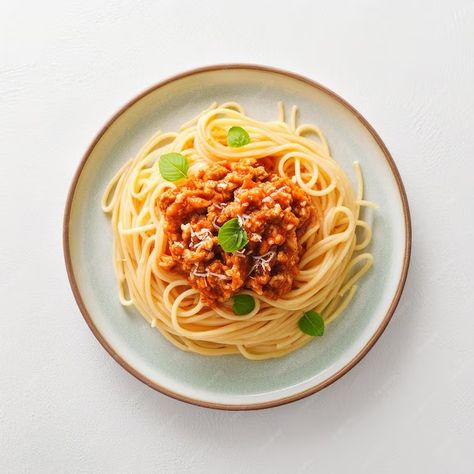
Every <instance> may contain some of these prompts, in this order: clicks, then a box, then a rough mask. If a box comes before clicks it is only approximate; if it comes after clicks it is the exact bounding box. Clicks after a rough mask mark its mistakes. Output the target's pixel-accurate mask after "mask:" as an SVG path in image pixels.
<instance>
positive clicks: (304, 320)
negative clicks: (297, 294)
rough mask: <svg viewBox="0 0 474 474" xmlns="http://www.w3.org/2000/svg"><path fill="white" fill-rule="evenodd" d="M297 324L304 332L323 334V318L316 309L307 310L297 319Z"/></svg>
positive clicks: (314, 334)
mask: <svg viewBox="0 0 474 474" xmlns="http://www.w3.org/2000/svg"><path fill="white" fill-rule="evenodd" d="M298 326H299V328H300V329H301V331H303V332H304V333H305V334H308V335H310V336H322V335H323V334H324V320H323V318H322V317H321V315H320V314H319V313H316V311H313V310H311V311H307V312H306V313H304V314H303V316H302V317H301V318H300V320H299V321H298Z"/></svg>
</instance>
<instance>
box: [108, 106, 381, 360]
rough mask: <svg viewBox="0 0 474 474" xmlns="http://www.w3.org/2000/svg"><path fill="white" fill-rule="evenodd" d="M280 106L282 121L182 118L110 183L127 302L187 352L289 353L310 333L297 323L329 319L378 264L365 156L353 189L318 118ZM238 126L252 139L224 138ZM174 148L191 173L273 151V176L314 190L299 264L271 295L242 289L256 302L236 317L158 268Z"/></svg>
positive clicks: (212, 112) (220, 113) (226, 111)
mask: <svg viewBox="0 0 474 474" xmlns="http://www.w3.org/2000/svg"><path fill="white" fill-rule="evenodd" d="M279 110H280V117H279V120H277V121H274V122H269V123H266V122H265V123H264V122H260V121H258V120H254V119H252V118H250V117H248V116H246V115H245V114H244V111H243V109H242V107H241V106H240V105H239V104H237V103H226V104H223V105H221V106H217V105H216V104H213V105H212V106H211V107H210V108H209V109H207V110H206V111H204V112H202V113H201V114H200V115H199V116H198V117H196V118H194V119H192V120H190V121H189V122H187V123H186V124H184V125H183V126H182V127H181V129H180V131H179V133H161V132H158V133H156V134H155V135H154V136H153V137H152V138H151V139H150V140H149V141H148V142H147V143H146V144H145V145H144V146H143V148H142V149H141V151H140V152H139V153H138V155H137V156H136V157H135V158H133V159H131V160H130V161H128V162H127V163H125V164H124V165H123V166H122V168H121V169H120V170H119V171H118V172H117V174H116V175H115V176H114V177H113V178H112V180H111V181H110V183H109V184H108V186H107V188H106V190H105V193H104V197H103V200H102V208H103V210H104V211H105V212H106V213H111V219H112V229H113V241H114V244H113V245H114V252H113V253H114V267H115V273H116V276H117V280H118V287H119V298H120V301H121V303H122V304H123V305H125V306H131V305H133V306H135V307H136V308H137V310H138V311H139V312H140V313H141V314H142V315H143V317H144V318H145V319H146V320H147V321H148V322H149V323H150V324H151V326H152V327H156V328H157V329H159V330H160V332H161V333H162V334H163V335H164V336H165V337H166V338H167V339H168V340H169V341H171V342H172V343H173V344H175V345H176V346H178V347H179V348H181V349H184V350H189V351H192V352H197V353H200V354H205V355H222V354H234V353H240V354H242V355H244V356H245V357H247V358H249V359H267V358H271V357H278V356H282V355H284V354H287V353H289V352H292V351H294V350H295V349H298V348H299V347H301V346H303V345H304V344H306V343H307V342H309V341H310V340H311V339H312V337H311V336H308V335H306V334H305V333H303V332H301V330H300V329H299V327H298V320H299V319H300V318H301V316H302V314H303V312H304V311H307V310H310V309H314V310H316V311H317V312H319V313H320V314H321V315H322V316H323V318H324V320H325V323H326V324H328V323H330V322H331V321H333V320H334V319H335V318H336V317H338V316H339V315H340V314H341V312H342V311H344V309H345V308H346V307H347V305H348V304H349V303H350V300H351V299H352V297H353V296H354V293H355V292H356V289H357V286H356V284H357V282H358V280H359V279H360V278H361V277H362V275H364V273H365V272H367V270H368V269H369V268H370V266H371V265H372V261H373V258H372V255H371V254H370V253H361V251H363V250H364V249H365V248H366V247H367V246H368V245H369V243H370V240H371V236H372V231H371V227H370V225H369V224H368V223H367V222H365V221H363V220H362V219H361V217H360V209H361V207H364V206H368V207H372V206H373V204H372V203H371V202H369V201H365V200H364V199H363V180H362V174H361V170H360V166H359V163H358V162H355V163H354V168H355V173H356V177H357V191H356V193H354V191H353V188H352V185H351V183H350V181H349V179H348V177H347V176H346V174H345V172H344V171H343V170H342V168H341V167H340V166H339V164H338V163H337V162H336V161H335V160H334V159H333V158H332V157H331V155H330V151H329V147H328V144H327V142H326V139H325V137H324V135H323V134H322V132H321V131H320V130H319V129H318V128H317V127H316V126H314V125H308V124H304V125H299V126H297V123H296V119H297V109H296V108H293V110H292V112H291V115H290V124H287V123H286V122H285V121H284V108H283V106H282V105H281V104H279ZM233 126H240V127H243V128H244V129H245V130H246V131H247V132H248V133H249V135H250V138H251V142H250V143H249V144H248V145H246V146H244V147H241V148H231V147H229V146H227V145H226V135H227V131H228V129H229V128H230V127H233ZM308 135H310V136H314V137H316V138H315V139H312V138H309V136H308ZM168 152H179V153H180V154H182V155H183V156H185V157H187V159H188V161H189V163H190V168H189V172H188V174H189V175H192V174H193V173H195V172H196V170H198V169H199V168H201V167H208V166H209V165H210V164H212V163H215V162H218V161H222V160H226V161H231V162H234V161H238V160H241V159H244V158H255V159H259V158H263V157H269V156H270V157H272V158H273V159H274V160H275V172H276V173H278V174H280V175H281V176H285V177H289V178H292V179H293V181H295V182H296V183H297V184H298V185H299V186H300V187H301V188H302V189H303V190H304V191H305V192H306V193H307V194H308V195H310V196H311V199H312V204H313V206H314V207H315V208H316V209H317V213H318V215H319V216H322V217H321V219H319V220H318V221H316V222H315V224H314V225H312V226H310V227H309V228H308V230H307V231H306V232H305V234H304V235H303V236H302V238H301V239H300V242H301V243H302V244H303V254H302V258H301V260H300V262H299V270H300V271H299V273H298V275H297V276H296V278H295V280H294V285H293V288H292V289H291V290H290V291H289V292H288V293H287V294H286V295H285V296H284V297H282V298H280V299H277V300H272V299H269V298H266V297H265V296H260V295H258V294H256V293H254V292H252V291H249V290H243V291H242V293H247V294H251V295H252V296H253V297H254V299H255V302H256V305H255V308H254V310H253V311H252V312H251V313H249V314H247V315H245V316H238V315H236V314H234V313H233V311H232V308H231V301H229V302H228V303H225V304H221V305H218V306H215V307H209V306H206V305H205V304H204V303H203V301H202V299H201V297H200V293H199V291H198V290H197V289H195V288H193V287H191V285H190V284H189V282H188V281H187V280H186V279H184V278H183V277H182V276H180V275H178V274H176V273H173V272H171V271H165V270H164V269H163V268H161V267H160V266H159V265H158V262H159V259H160V256H161V255H163V254H164V253H167V251H168V247H167V245H168V243H167V236H166V235H165V233H164V230H163V224H164V216H163V215H161V214H160V211H159V209H158V207H157V206H156V202H157V200H158V199H159V196H160V195H161V194H162V193H163V192H164V191H166V190H167V189H170V188H174V187H175V186H176V185H175V184H173V183H171V182H168V181H165V180H164V179H163V178H162V177H161V175H160V173H159V170H158V162H159V157H160V156H161V155H162V154H163V153H168ZM357 227H359V228H360V232H358V234H359V235H360V239H361V240H360V242H358V241H357V237H356V229H357Z"/></svg>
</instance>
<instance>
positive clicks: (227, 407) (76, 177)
mask: <svg viewBox="0 0 474 474" xmlns="http://www.w3.org/2000/svg"><path fill="white" fill-rule="evenodd" d="M223 69H224V70H225V69H250V70H258V71H263V72H270V73H274V74H279V75H282V76H286V77H290V78H292V79H296V80H298V81H301V82H305V83H306V84H309V85H310V86H312V87H314V88H315V89H318V90H320V91H322V92H324V93H326V94H328V95H329V96H331V97H332V98H333V99H335V100H337V101H338V102H339V103H340V104H342V105H343V106H344V107H345V108H346V109H348V110H349V111H350V112H351V113H352V114H353V115H355V116H356V118H357V119H358V120H359V121H360V122H361V123H362V125H364V127H365V128H366V129H367V130H368V131H369V133H370V134H371V135H372V137H373V138H374V139H375V141H376V143H377V144H378V146H379V147H380V148H381V150H382V152H383V154H384V156H385V158H386V160H387V162H388V164H389V166H390V169H391V170H392V173H393V176H394V178H395V180H396V182H397V186H398V190H399V193H400V198H401V200H402V205H403V214H404V222H405V251H404V257H403V267H402V272H401V275H400V280H399V283H398V286H397V290H396V292H395V294H394V297H393V299H392V302H391V304H390V306H389V308H388V311H387V313H386V315H385V317H384V319H383V321H382V322H381V323H380V325H379V327H378V328H377V330H376V331H375V333H374V334H373V335H372V337H371V338H370V339H369V341H368V342H367V343H366V344H365V346H364V347H363V348H362V349H361V350H360V351H359V352H358V354H357V355H356V356H355V357H353V358H352V359H351V360H350V361H349V362H348V363H347V364H346V365H345V366H344V367H342V368H341V369H340V370H338V371H337V372H336V373H335V374H333V375H331V376H330V377H328V378H327V379H326V380H324V381H323V382H320V383H318V384H317V385H315V386H314V387H311V388H308V389H306V390H303V391H301V392H298V393H295V394H293V395H289V396H287V397H283V398H279V399H276V400H270V401H266V402H259V403H252V404H227V403H214V402H208V401H205V400H198V399H195V398H192V397H187V396H185V395H182V394H180V393H176V392H174V391H172V390H169V389H168V388H166V387H163V386H162V385H159V384H157V383H156V382H154V381H153V380H150V379H149V378H148V377H146V376H145V375H143V374H142V373H140V372H139V371H138V370H137V369H135V368H134V367H132V366H131V365H129V364H128V363H127V362H126V361H125V360H124V359H122V357H120V355H119V354H118V353H117V352H115V350H114V349H113V348H112V346H111V345H110V344H109V343H108V341H107V340H106V339H105V337H104V336H103V335H102V334H101V333H100V331H99V330H98V329H97V327H96V326H95V324H94V322H93V320H92V318H91V316H90V314H89V312H88V310H87V308H86V305H85V304H84V301H83V299H82V296H81V293H80V291H79V287H78V285H77V282H76V277H75V275H74V271H73V267H72V260H71V253H70V248H69V221H70V217H71V208H72V203H73V200H74V194H75V190H76V186H77V183H78V181H79V178H80V176H81V173H82V170H83V168H84V166H85V164H86V162H87V160H88V159H89V156H90V154H91V153H92V151H93V150H94V148H95V146H96V145H97V143H98V142H99V140H100V139H101V138H102V136H103V135H104V134H105V133H106V132H107V130H108V129H109V128H110V126H111V125H112V124H113V123H114V122H115V120H117V118H119V117H120V116H121V115H122V114H123V113H124V112H125V111H126V110H127V109H129V108H130V107H131V106H132V105H133V104H135V103H136V102H138V101H139V100H140V99H142V98H143V97H145V96H146V95H148V94H149V93H151V92H153V91H155V90H157V89H159V88H161V87H163V86H165V85H167V84H169V83H171V82H174V81H176V80H179V79H182V78H185V77H188V76H193V75H195V74H200V73H203V72H210V71H219V70H223ZM411 239H412V229H411V219H410V209H409V206H408V200H407V196H406V192H405V187H404V185H403V182H402V178H401V176H400V173H399V172H398V169H397V167H396V165H395V162H394V160H393V158H392V156H391V155H390V152H389V151H388V149H387V147H386V146H385V143H384V142H383V141H382V139H381V138H380V137H379V135H378V134H377V132H376V131H375V129H374V128H373V127H372V126H371V125H370V124H369V122H368V121H367V120H366V119H365V118H364V117H363V116H362V115H361V114H360V112H358V111H357V110H356V109H355V108H354V107H353V106H352V105H350V104H349V103H348V102H347V101H346V100H345V99H343V98H342V97H340V96H339V95H338V94H336V93H335V92H333V91H332V90H330V89H328V88H327V87H325V86H323V85H321V84H319V83H318V82H315V81H313V80H311V79H308V78H307V77H304V76H302V75H300V74H296V73H293V72H290V71H286V70H283V69H279V68H275V67H270V66H262V65H258V64H245V63H235V64H234V63H231V64H216V65H211V66H205V67H199V68H194V69H191V70H188V71H185V72H182V73H180V74H176V75H174V76H171V77H169V78H168V79H165V80H163V81H161V82H158V83H157V84H155V85H153V86H151V87H149V88H147V89H145V90H144V91H143V92H142V93H140V94H139V95H137V96H135V97H134V98H133V99H131V100H130V101H128V102H127V103H126V104H125V105H124V106H123V107H122V108H121V109H120V110H119V111H118V112H117V113H115V114H114V115H113V117H112V118H111V119H110V120H109V121H108V122H107V123H106V124H105V125H104V126H103V127H102V129H101V130H100V131H99V132H98V134H97V135H96V137H95V138H94V140H93V141H92V143H91V144H90V145H89V147H88V148H87V150H86V152H85V154H84V156H83V157H82V160H81V162H80V163H79V166H78V168H77V170H76V172H75V174H74V177H73V180H72V183H71V186H70V188H69V192H68V196H67V200H66V207H65V210H64V221H63V251H64V260H65V264H66V271H67V276H68V279H69V284H70V285H71V289H72V292H73V294H74V298H75V300H76V303H77V305H78V307H79V310H80V311H81V313H82V316H83V317H84V319H85V321H86V323H87V325H88V326H89V328H90V329H91V331H92V333H93V334H94V336H95V337H96V339H97V340H98V341H99V342H100V344H101V345H102V346H103V347H104V349H105V350H106V351H107V352H108V353H109V354H110V355H111V356H112V357H113V358H114V360H115V361H116V362H118V363H119V364H120V365H121V366H122V367H123V368H124V369H125V370H127V371H128V372H129V373H130V374H132V375H133V376H134V377H136V378H137V379H138V380H140V381H141V382H143V383H145V384H146V385H148V386H149V387H151V388H153V389H155V390H157V391H159V392H161V393H163V394H165V395H168V396H169V397H172V398H175V399H177V400H180V401H183V402H187V403H190V404H193V405H198V406H201V407H205V408H215V409H220V410H257V409H262V408H271V407H275V406H279V405H284V404H286V403H290V402H293V401H296V400H299V399H301V398H304V397H307V396H309V395H312V394H314V393H316V392H318V391H319V390H322V389H323V388H325V387H327V386H328V385H331V384H332V383H334V382H335V381H336V380H338V379H339V378H340V377H342V376H343V375H344V374H346V373H347V372H348V371H349V370H351V369H352V368H353V367H354V366H355V365H356V364H358V363H359V362H360V361H361V360H362V358H363V357H364V356H365V355H366V354H367V353H368V352H369V351H370V349H371V348H372V347H373V346H374V344H375V343H376V342H377V340H378V339H379V337H380V336H381V334H382V333H383V331H384V330H385V328H386V327H387V325H388V323H389V321H390V320H391V318H392V316H393V313H394V312H395V309H396V307H397V304H398V302H399V300H400V296H401V294H402V291H403V288H404V286H405V282H406V278H407V274H408V268H409V265H410V256H411Z"/></svg>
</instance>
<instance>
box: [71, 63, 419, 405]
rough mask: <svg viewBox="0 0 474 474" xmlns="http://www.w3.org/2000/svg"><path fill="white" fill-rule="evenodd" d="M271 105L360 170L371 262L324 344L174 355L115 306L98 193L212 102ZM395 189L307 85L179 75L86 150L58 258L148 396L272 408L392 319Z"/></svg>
mask: <svg viewBox="0 0 474 474" xmlns="http://www.w3.org/2000/svg"><path fill="white" fill-rule="evenodd" d="M279 100H282V101H284V103H285V104H286V106H287V109H288V110H289V109H290V107H291V105H293V104H295V105H297V106H298V107H299V109H300V123H302V122H310V123H315V124H317V125H318V126H319V127H320V128H321V129H322V130H323V131H324V133H325V134H326V136H327V138H328V141H329V144H330V147H331V150H332V154H333V156H334V157H335V159H336V160H338V161H339V163H340V164H341V165H342V166H343V168H344V169H345V170H346V171H347V172H348V174H349V176H351V178H353V177H354V173H353V171H352V162H353V161H355V160H359V161H360V163H361V165H362V169H363V173H364V177H365V186H366V194H365V197H366V199H370V200H372V201H375V202H377V203H378V204H379V205H380V209H379V210H378V211H375V212H372V211H370V212H368V213H367V215H368V217H369V221H372V222H373V231H374V236H373V242H372V244H371V247H370V251H371V252H372V253H373V255H374V259H375V265H374V267H373V268H372V269H371V270H370V272H369V273H368V274H367V275H366V276H365V277H364V278H363V280H362V281H361V282H360V284H359V291H358V292H357V294H356V296H355V298H354V300H353V302H352V303H351V305H350V307H349V308H348V309H347V310H346V311H345V312H344V313H343V315H342V316H341V317H340V318H339V319H338V320H336V321H335V322H334V323H333V324H331V325H330V326H329V327H328V328H327V330H326V334H325V335H324V337H322V338H316V339H315V340H314V341H313V342H312V343H310V344H308V345H307V346H306V347H304V348H303V349H300V350H298V351H297V352H295V353H293V354H290V355H288V356H286V357H283V358H280V359H274V360H268V361H262V362H253V361H248V360H246V359H244V358H242V357H240V356H226V357H217V358H216V357H203V356H200V355H195V354H191V353H186V352H182V351H180V350H179V349H177V348H175V347H174V346H173V345H171V344H170V343H169V342H167V341H166V340H165V339H164V338H163V337H162V336H161V334H160V333H159V332H158V331H156V330H154V329H151V328H150V327H149V325H148V324H147V323H146V322H145V320H144V319H143V318H142V317H141V316H140V315H139V314H138V313H136V311H134V310H126V309H124V308H123V307H122V306H121V305H120V303H119V300H118V296H117V287H116V282H115V277H114V273H113V268H112V240H111V238H112V235H111V229H110V222H109V219H108V217H107V216H105V215H104V214H103V213H102V211H101V208H100V199H101V196H102V193H103V190H104V188H105V186H106V184H107V182H108V181H109V180H110V178H111V177H112V176H113V174H114V173H115V172H116V171H117V169H118V168H119V167H120V166H121V165H122V164H123V163H124V162H125V161H126V160H128V159H129V158H131V157H132V156H134V155H135V154H136V152H137V151H138V149H139V148H140V147H141V145H142V144H143V143H144V142H145V141H146V140H147V139H148V138H149V137H150V136H151V135H152V134H153V133H154V132H155V131H157V130H158V129H160V130H162V131H174V130H177V128H178V127H179V126H180V125H181V124H182V123H184V122H185V121H187V120H188V119H189V118H192V117H193V116H195V115H196V114H197V113H198V112H200V111H201V110H203V109H204V108H206V107H208V106H209V105H210V104H211V103H212V102H214V101H217V102H219V103H222V102H226V101H237V102H239V103H241V104H242V105H243V106H244V108H245V110H246V112H247V114H249V115H251V116H252V117H255V118H257V119H259V120H275V119H276V117H277V102H278V101H279ZM86 158H87V157H86ZM395 173H396V171H395ZM400 184H401V183H400V182H398V181H397V177H396V174H394V170H393V169H392V167H391V166H390V165H389V162H388V158H387V157H386V156H385V155H384V152H383V149H382V148H381V146H380V145H379V144H378V143H377V141H376V139H375V138H374V136H373V135H372V134H371V132H370V131H369V129H368V128H367V127H366V126H365V124H364V122H363V121H361V119H360V118H358V117H357V115H356V114H355V113H354V111H353V110H351V109H350V108H348V107H347V106H345V105H344V104H343V103H342V102H341V101H339V100H338V99H337V98H336V97H335V96H334V95H331V94H330V93H329V92H327V91H325V90H323V89H320V88H317V87H315V86H314V85H313V84H310V83H309V82H304V81H303V80H301V79H299V78H297V77H295V76H290V75H285V74H283V73H280V72H276V71H270V70H259V69H253V68H243V67H240V68H234V69H232V68H225V69H216V70H202V71H198V72H194V73H193V74H191V75H187V76H186V75H184V76H181V77H180V78H177V79H175V80H174V81H171V82H169V83H167V84H165V85H162V86H161V87H158V88H157V89H154V90H151V91H149V92H147V93H145V94H144V95H143V96H142V97H141V98H140V99H139V100H137V101H136V102H134V103H132V104H131V105H129V106H128V108H125V109H124V110H122V111H121V113H119V114H118V115H117V116H116V117H115V119H113V120H112V122H111V123H110V124H109V126H108V128H107V129H106V130H105V133H103V135H102V136H101V137H100V138H99V140H98V142H96V143H95V145H93V146H92V147H91V150H90V153H89V154H88V158H87V160H86V162H85V165H84V167H83V168H82V171H81V172H80V174H79V175H78V180H77V185H76V187H75V190H73V192H72V193H71V195H70V202H69V203H68V204H69V206H70V209H69V206H68V209H67V211H66V222H65V223H66V233H65V253H66V261H67V263H68V266H69V274H70V278H71V283H72V286H73V290H74V291H75V296H76V298H77V299H78V302H79V304H80V306H82V308H81V309H82V312H83V313H86V314H85V317H86V320H88V322H89V324H90V325H91V326H92V327H93V329H94V331H95V333H96V335H97V336H98V338H99V340H100V341H101V342H102V343H103V344H105V345H106V346H108V347H107V349H108V350H109V351H110V352H113V353H114V356H115V357H116V358H117V359H119V361H120V362H121V363H122V365H124V366H126V367H127V369H128V370H130V371H131V372H132V373H134V374H135V375H136V376H138V377H139V378H141V379H142V380H145V379H146V381H147V383H149V384H151V385H153V386H155V388H159V389H160V390H162V391H165V392H167V393H169V394H171V395H173V396H177V397H178V398H183V399H188V401H193V402H195V403H199V404H204V405H213V406H217V405H225V406H226V407H227V408H250V407H251V406H252V407H261V406H272V405H275V404H279V403H281V402H282V401H288V400H292V399H296V398H299V397H300V396H302V395H303V392H305V393H307V392H311V391H314V390H315V389H317V388H321V386H322V385H325V384H327V383H328V382H330V381H332V380H333V379H335V378H337V376H336V374H338V372H339V371H341V369H342V370H343V371H345V370H347V369H348V368H349V367H350V366H352V365H353V364H354V363H355V362H356V361H357V360H358V359H359V358H360V357H361V356H362V354H361V351H363V352H364V353H365V352H366V351H367V350H368V347H366V346H367V344H368V343H369V341H370V342H373V341H371V339H373V340H374V339H375V338H376V337H374V336H377V335H379V334H380V332H381V331H382V330H383V328H384V327H385V325H386V323H387V322H388V320H389V319H390V314H391V312H392V311H393V309H394V307H395V305H396V301H397V300H398V297H399V293H400V291H401V289H402V286H403V282H404V280H405V276H406V270H407V266H408V259H409V241H410V229H409V216H408V208H407V207H406V206H405V209H404V195H403V192H402V191H401V190H400V187H399V185H400ZM73 189H74V188H73ZM69 210H70V214H69ZM67 223H69V228H68V226H67ZM68 229H69V232H67V230H68ZM364 348H365V349H364Z"/></svg>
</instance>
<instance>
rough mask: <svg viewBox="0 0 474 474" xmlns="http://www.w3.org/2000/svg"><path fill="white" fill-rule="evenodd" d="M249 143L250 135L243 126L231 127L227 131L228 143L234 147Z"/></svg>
mask: <svg viewBox="0 0 474 474" xmlns="http://www.w3.org/2000/svg"><path fill="white" fill-rule="evenodd" d="M249 143H250V136H249V134H248V133H247V130H245V129H243V128H242V127H231V128H230V129H229V131H228V132H227V144H228V145H229V146H231V147H232V148H239V147H241V146H244V145H248V144H249Z"/></svg>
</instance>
